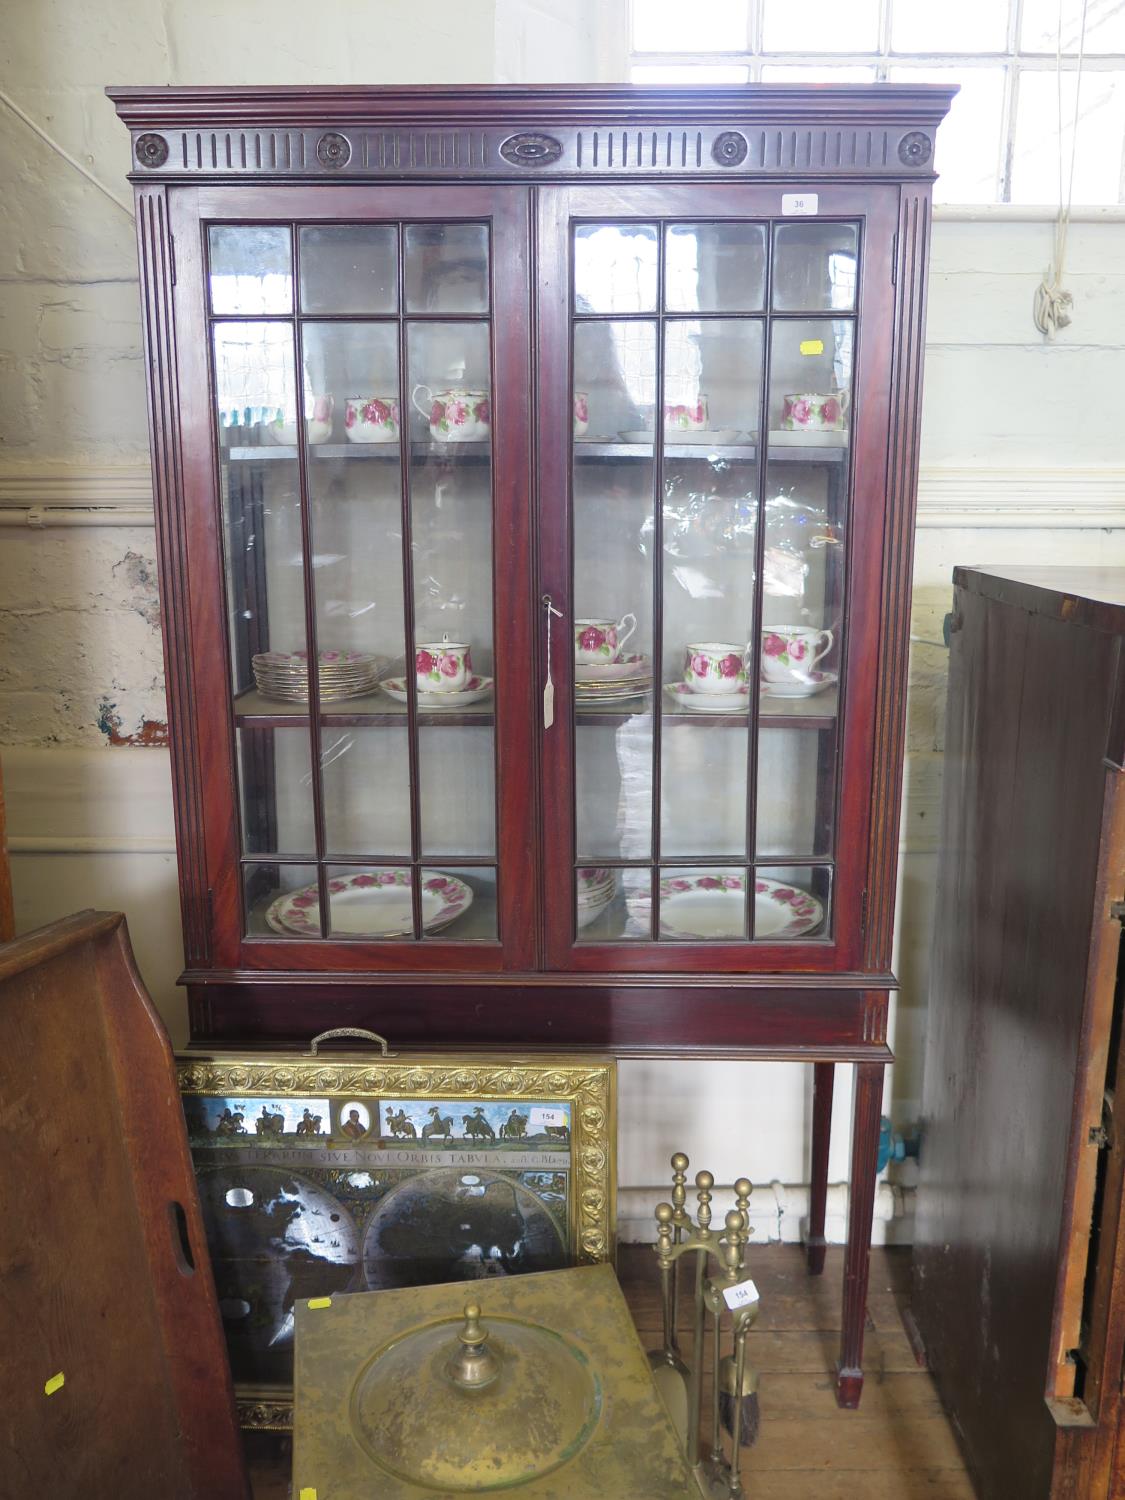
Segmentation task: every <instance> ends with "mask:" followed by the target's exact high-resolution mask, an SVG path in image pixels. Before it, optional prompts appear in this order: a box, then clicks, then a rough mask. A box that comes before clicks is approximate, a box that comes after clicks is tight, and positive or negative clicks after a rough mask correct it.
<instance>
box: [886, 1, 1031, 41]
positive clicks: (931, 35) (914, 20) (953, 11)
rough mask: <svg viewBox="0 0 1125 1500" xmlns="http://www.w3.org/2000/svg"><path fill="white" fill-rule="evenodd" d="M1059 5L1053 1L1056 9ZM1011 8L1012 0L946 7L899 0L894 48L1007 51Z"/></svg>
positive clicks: (893, 31) (894, 12)
mask: <svg viewBox="0 0 1125 1500" xmlns="http://www.w3.org/2000/svg"><path fill="white" fill-rule="evenodd" d="M1055 3H1056V0H1050V4H1051V5H1052V6H1053V5H1055ZM1027 4H1028V0H1024V5H1025V7H1026V5H1027ZM1010 9H1011V5H1010V0H945V3H944V4H942V5H918V4H910V3H906V4H904V3H903V0H896V4H895V6H894V8H893V10H892V11H891V48H892V50H893V51H895V52H1003V51H1004V50H1005V48H1006V47H1007V45H1008V13H1009V10H1010Z"/></svg>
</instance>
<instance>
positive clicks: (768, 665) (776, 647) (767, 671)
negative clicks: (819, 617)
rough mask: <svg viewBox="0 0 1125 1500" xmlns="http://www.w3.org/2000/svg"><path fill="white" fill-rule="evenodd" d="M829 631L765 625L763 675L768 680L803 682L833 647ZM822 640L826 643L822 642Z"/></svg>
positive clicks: (804, 626) (763, 627)
mask: <svg viewBox="0 0 1125 1500" xmlns="http://www.w3.org/2000/svg"><path fill="white" fill-rule="evenodd" d="M834 639H835V637H834V636H833V634H832V632H831V631H830V630H815V629H813V628H812V627H811V626H809V625H763V626H762V659H761V661H762V678H763V679H764V681H766V682H802V681H806V680H807V679H808V678H810V677H811V676H812V672H813V668H814V667H815V666H816V664H817V662H818V661H820V660H821V659H822V658H823V657H825V656H827V655H828V653H829V651H831V650H832V643H833V640H834ZM822 642H823V644H821V643H822Z"/></svg>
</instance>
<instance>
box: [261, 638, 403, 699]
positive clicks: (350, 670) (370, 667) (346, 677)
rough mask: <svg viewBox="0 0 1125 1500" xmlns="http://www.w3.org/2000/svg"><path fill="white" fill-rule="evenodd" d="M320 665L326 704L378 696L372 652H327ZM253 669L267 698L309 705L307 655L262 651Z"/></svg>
mask: <svg viewBox="0 0 1125 1500" xmlns="http://www.w3.org/2000/svg"><path fill="white" fill-rule="evenodd" d="M319 661H320V666H319V673H320V700H321V702H322V703H326V702H330V701H332V700H333V699H336V698H359V697H362V695H363V694H364V693H371V692H374V690H375V684H376V683H377V682H378V680H379V660H378V658H377V657H375V656H372V655H371V654H370V653H369V652H366V651H328V650H324V651H321V652H320V657H319ZM252 665H253V668H254V681H255V682H256V683H257V685H258V691H259V692H260V693H261V695H262V697H263V698H283V699H285V700H286V701H287V702H289V703H307V702H308V701H309V654H308V652H307V651H260V652H259V653H258V655H257V656H255V657H254V658H253V662H252Z"/></svg>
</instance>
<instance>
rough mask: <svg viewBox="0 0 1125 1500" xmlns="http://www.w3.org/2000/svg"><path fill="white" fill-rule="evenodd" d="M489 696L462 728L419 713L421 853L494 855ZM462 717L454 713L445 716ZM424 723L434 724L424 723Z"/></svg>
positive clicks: (493, 771) (435, 713) (434, 714)
mask: <svg viewBox="0 0 1125 1500" xmlns="http://www.w3.org/2000/svg"><path fill="white" fill-rule="evenodd" d="M491 702H492V700H491V697H490V698H489V699H488V701H487V702H486V703H485V704H484V708H485V710H486V712H485V713H484V714H481V715H480V717H481V718H483V719H484V720H485V721H486V722H485V723H483V724H481V725H479V726H467V725H462V724H457V723H452V722H444V723H443V722H441V721H440V719H439V717H438V711H437V710H434V711H433V712H432V713H430V714H429V715H427V714H425V713H423V714H422V719H423V721H424V722H423V723H422V725H421V727H420V728H419V730H418V781H419V783H420V786H421V804H422V853H423V854H424V855H442V856H449V855H472V856H475V857H480V856H481V855H485V856H487V855H494V854H495V853H496V815H495V802H496V767H495V764H494V758H493V730H492V712H491ZM476 712H477V711H476V710H472V709H467V710H465V711H464V714H461V713H460V712H459V711H458V710H456V709H454V710H451V711H450V714H449V716H448V717H449V718H461V717H465V716H470V715H473V714H474V713H476ZM427 719H429V720H433V721H435V722H425V721H426V720H427Z"/></svg>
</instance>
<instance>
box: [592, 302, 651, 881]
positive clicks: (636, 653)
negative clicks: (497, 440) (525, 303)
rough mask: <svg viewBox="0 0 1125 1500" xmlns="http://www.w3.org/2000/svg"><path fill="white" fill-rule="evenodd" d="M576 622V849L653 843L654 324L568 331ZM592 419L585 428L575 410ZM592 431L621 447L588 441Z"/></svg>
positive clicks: (599, 852)
mask: <svg viewBox="0 0 1125 1500" xmlns="http://www.w3.org/2000/svg"><path fill="white" fill-rule="evenodd" d="M574 368H575V375H574V379H575V413H576V417H575V444H574V506H573V531H574V590H573V601H574V621H573V630H574V633H573V650H574V663H575V665H574V671H575V679H576V686H575V714H576V720H577V733H576V777H577V805H578V813H577V817H578V848H579V851H580V854H581V857H583V858H585V857H587V855H589V856H591V857H593V858H595V859H604V858H607V857H609V858H622V857H624V858H627V859H636V858H646V857H647V856H648V853H649V850H650V848H651V843H652V717H651V688H652V548H651V538H652V529H653V474H654V462H653V442H654V433H653V429H652V424H653V413H654V410H655V403H656V328H655V325H654V324H652V323H619V322H587V323H579V324H577V325H576V327H575V330H574ZM582 410H587V412H588V431H587V432H586V433H584V434H582V433H580V432H579V428H580V427H581V426H582V423H581V421H580V420H579V419H578V414H579V413H580V412H581V411H582ZM595 429H597V430H600V432H601V433H602V434H605V433H606V432H607V430H608V432H609V433H610V434H611V435H616V434H614V429H617V430H618V432H619V434H620V437H621V441H620V442H616V441H615V442H611V443H602V444H601V445H599V444H590V443H589V442H588V441H587V439H588V438H589V436H590V434H591V433H594V432H595Z"/></svg>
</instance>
